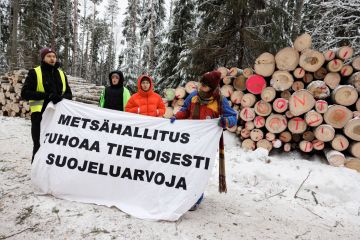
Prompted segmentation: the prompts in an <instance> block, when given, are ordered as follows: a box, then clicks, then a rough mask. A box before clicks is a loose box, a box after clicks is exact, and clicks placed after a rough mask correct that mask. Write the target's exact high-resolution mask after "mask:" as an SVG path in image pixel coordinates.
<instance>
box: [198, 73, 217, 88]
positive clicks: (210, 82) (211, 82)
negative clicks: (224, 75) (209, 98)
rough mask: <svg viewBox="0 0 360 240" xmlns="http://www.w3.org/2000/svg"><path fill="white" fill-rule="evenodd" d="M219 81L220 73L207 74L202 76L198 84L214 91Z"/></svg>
mask: <svg viewBox="0 0 360 240" xmlns="http://www.w3.org/2000/svg"><path fill="white" fill-rule="evenodd" d="M220 81H221V73H220V72H219V71H212V72H207V73H205V74H204V75H202V77H201V79H200V83H202V84H204V85H206V86H208V87H210V88H211V89H212V90H215V89H216V88H217V87H218V86H219V84H220Z"/></svg>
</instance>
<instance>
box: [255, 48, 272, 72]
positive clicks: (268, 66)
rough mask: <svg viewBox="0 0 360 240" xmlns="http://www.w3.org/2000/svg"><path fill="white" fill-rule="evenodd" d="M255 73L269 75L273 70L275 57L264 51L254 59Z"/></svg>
mask: <svg viewBox="0 0 360 240" xmlns="http://www.w3.org/2000/svg"><path fill="white" fill-rule="evenodd" d="M254 69H255V73H256V74H259V75H261V76H264V77H270V76H271V75H272V74H273V73H274V70H275V57H274V55H272V54H271V53H268V52H265V53H263V54H261V55H260V56H259V57H258V58H257V59H256V60H255V66H254Z"/></svg>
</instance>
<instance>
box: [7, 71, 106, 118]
mask: <svg viewBox="0 0 360 240" xmlns="http://www.w3.org/2000/svg"><path fill="white" fill-rule="evenodd" d="M27 73H28V71H27V70H25V69H20V70H14V71H11V72H8V73H6V74H5V75H4V76H0V116H10V117H24V118H30V106H29V102H28V101H25V100H22V99H21V97H20V94H21V89H22V86H23V84H24V82H25V78H26V75H27ZM67 77H68V81H69V85H70V88H71V90H72V93H73V100H75V101H78V102H83V103H88V104H94V105H98V103H99V97H100V93H101V91H102V89H103V88H104V87H103V86H96V85H95V84H91V83H89V82H88V81H86V80H84V79H82V78H76V77H72V76H67Z"/></svg>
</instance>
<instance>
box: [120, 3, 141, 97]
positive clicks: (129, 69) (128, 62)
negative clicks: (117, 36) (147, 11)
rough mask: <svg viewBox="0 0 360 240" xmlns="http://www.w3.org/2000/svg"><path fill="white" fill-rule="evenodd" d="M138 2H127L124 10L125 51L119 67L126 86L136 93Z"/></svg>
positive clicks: (139, 71)
mask: <svg viewBox="0 0 360 240" xmlns="http://www.w3.org/2000/svg"><path fill="white" fill-rule="evenodd" d="M139 6H140V3H139V0H128V6H127V8H126V17H125V19H124V21H123V27H124V30H123V35H124V37H125V49H124V54H123V55H124V62H123V65H122V66H121V69H122V70H123V73H124V77H125V80H127V84H126V85H127V86H128V87H129V89H130V91H132V92H136V91H137V82H136V79H137V77H138V76H139V74H140V73H141V69H140V64H139V59H140V55H139V45H138V43H139V33H138V24H139V14H140V8H139Z"/></svg>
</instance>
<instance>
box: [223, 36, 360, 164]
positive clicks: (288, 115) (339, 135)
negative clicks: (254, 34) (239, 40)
mask: <svg viewBox="0 0 360 240" xmlns="http://www.w3.org/2000/svg"><path fill="white" fill-rule="evenodd" d="M353 52H354V51H353V49H352V48H351V47H348V46H344V47H341V48H339V49H337V50H328V51H325V52H320V51H317V50H315V49H312V48H311V36H310V35H309V34H303V35H301V36H300V37H298V38H297V39H296V40H295V42H294V47H293V48H292V47H286V48H284V49H281V50H280V51H279V52H278V53H276V54H275V55H273V54H271V53H268V52H266V53H263V54H261V55H260V56H259V57H258V58H257V59H256V60H255V64H254V68H253V69H254V71H253V73H252V74H250V75H247V76H245V74H244V71H241V70H239V71H238V74H236V75H231V74H230V72H232V71H231V70H229V69H226V68H224V67H221V68H219V69H218V70H221V72H222V76H223V80H224V81H223V83H222V84H223V86H222V89H224V91H223V95H224V96H226V97H228V98H229V100H230V101H231V102H232V107H233V109H234V110H236V111H237V112H238V118H239V120H238V127H237V129H236V130H235V132H236V134H238V135H239V137H240V139H241V140H242V147H243V148H245V149H249V150H254V149H256V148H258V147H263V148H266V149H268V150H269V151H271V149H274V148H277V149H282V150H283V151H286V152H288V151H291V150H294V149H299V150H300V151H302V152H306V153H310V152H312V153H314V152H318V153H319V154H324V155H325V156H326V157H327V159H328V162H329V164H330V165H333V166H344V165H345V166H347V165H349V166H352V167H353V166H358V165H357V162H354V161H355V160H354V159H353V158H349V157H347V156H348V155H352V156H353V157H354V158H356V159H360V150H359V149H360V148H359V147H360V100H359V93H360V57H355V58H353V59H352V54H353ZM230 69H235V68H234V67H232V68H230ZM248 69H250V68H248ZM247 72H251V69H250V70H247ZM225 79H226V81H225ZM231 89H233V90H234V91H231ZM347 158H348V159H350V160H351V161H352V163H351V164H346V162H347V160H346V159H347ZM350 160H349V161H350Z"/></svg>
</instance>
